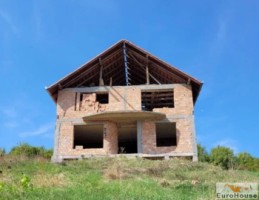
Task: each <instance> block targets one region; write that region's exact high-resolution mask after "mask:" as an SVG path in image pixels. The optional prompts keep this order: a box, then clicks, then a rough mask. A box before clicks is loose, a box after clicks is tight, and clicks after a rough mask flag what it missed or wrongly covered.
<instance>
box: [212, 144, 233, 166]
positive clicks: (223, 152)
mask: <svg viewBox="0 0 259 200" xmlns="http://www.w3.org/2000/svg"><path fill="white" fill-rule="evenodd" d="M210 159H211V162H212V163H213V164H215V165H219V166H221V167H222V168H223V169H229V168H233V167H234V164H235V157H234V153H233V150H231V149H230V148H228V147H223V146H217V147H215V148H213V149H212V150H211V155H210Z"/></svg>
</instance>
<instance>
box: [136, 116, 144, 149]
mask: <svg viewBox="0 0 259 200" xmlns="http://www.w3.org/2000/svg"><path fill="white" fill-rule="evenodd" d="M137 143H138V153H143V142H142V121H139V120H138V121H137Z"/></svg>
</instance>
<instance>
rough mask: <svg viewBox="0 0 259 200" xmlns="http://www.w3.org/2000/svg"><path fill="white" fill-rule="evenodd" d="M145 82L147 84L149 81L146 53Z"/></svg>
mask: <svg viewBox="0 0 259 200" xmlns="http://www.w3.org/2000/svg"><path fill="white" fill-rule="evenodd" d="M146 62H147V63H146V84H147V85H149V84H150V81H149V69H148V55H146Z"/></svg>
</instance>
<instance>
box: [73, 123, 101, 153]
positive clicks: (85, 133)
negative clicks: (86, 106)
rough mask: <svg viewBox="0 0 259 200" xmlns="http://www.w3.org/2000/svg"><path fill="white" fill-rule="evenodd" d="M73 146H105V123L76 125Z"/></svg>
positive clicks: (84, 147)
mask: <svg viewBox="0 0 259 200" xmlns="http://www.w3.org/2000/svg"><path fill="white" fill-rule="evenodd" d="M73 148H74V149H91V148H103V124H93V125H75V126H74V146H73Z"/></svg>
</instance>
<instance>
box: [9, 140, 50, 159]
mask: <svg viewBox="0 0 259 200" xmlns="http://www.w3.org/2000/svg"><path fill="white" fill-rule="evenodd" d="M10 154H11V155H24V156H27V157H34V156H42V157H44V158H50V157H51V155H52V150H51V149H49V150H46V149H45V148H44V147H34V146H31V145H29V144H27V143H21V144H20V145H19V146H15V147H13V148H12V149H11V151H10Z"/></svg>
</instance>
